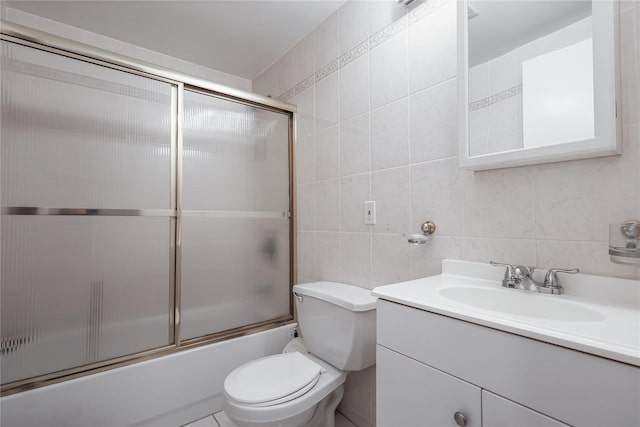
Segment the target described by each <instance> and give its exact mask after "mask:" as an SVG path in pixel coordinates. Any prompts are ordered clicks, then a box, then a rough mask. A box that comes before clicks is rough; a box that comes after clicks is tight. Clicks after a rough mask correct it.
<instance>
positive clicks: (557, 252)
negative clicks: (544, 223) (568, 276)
mask: <svg viewBox="0 0 640 427" xmlns="http://www.w3.org/2000/svg"><path fill="white" fill-rule="evenodd" d="M537 253H538V262H539V263H540V265H544V266H548V267H556V268H579V269H580V273H584V274H596V275H603V276H617V277H625V278H629V279H639V280H640V269H639V268H637V267H636V268H633V267H630V266H627V265H620V264H614V263H612V262H610V261H609V256H608V253H609V242H608V241H605V242H594V241H590V242H587V241H558V240H538V241H537Z"/></svg>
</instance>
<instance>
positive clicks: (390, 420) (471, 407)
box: [376, 345, 481, 427]
mask: <svg viewBox="0 0 640 427" xmlns="http://www.w3.org/2000/svg"><path fill="white" fill-rule="evenodd" d="M376 355H377V368H376V377H377V380H376V381H377V382H376V390H377V409H376V411H377V413H376V415H377V425H378V427H446V426H452V427H456V426H458V425H464V423H461V424H457V423H456V421H455V420H454V414H455V413H456V412H460V413H462V414H463V415H464V417H465V419H466V426H468V427H476V426H477V427H480V425H481V411H480V396H481V395H480V388H478V387H476V386H474V385H472V384H469V383H467V382H465V381H461V380H459V379H457V378H454V377H452V376H450V375H447V374H445V373H444V372H441V371H438V370H437V369H434V368H432V367H430V366H427V365H425V364H422V363H420V362H417V361H415V360H413V359H410V358H408V357H406V356H403V355H402V354H399V353H396V352H394V351H391V350H389V349H388V348H386V347H382V346H380V345H378V346H377V352H376Z"/></svg>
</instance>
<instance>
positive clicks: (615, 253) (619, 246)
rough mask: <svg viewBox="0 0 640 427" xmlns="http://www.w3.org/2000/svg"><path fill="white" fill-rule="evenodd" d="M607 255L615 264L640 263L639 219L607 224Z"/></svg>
mask: <svg viewBox="0 0 640 427" xmlns="http://www.w3.org/2000/svg"><path fill="white" fill-rule="evenodd" d="M609 255H610V256H611V262H615V263H616V264H631V265H637V264H640V221H637V220H630V221H626V222H624V223H622V224H610V225H609Z"/></svg>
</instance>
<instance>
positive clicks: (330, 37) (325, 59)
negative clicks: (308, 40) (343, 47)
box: [315, 11, 340, 70]
mask: <svg viewBox="0 0 640 427" xmlns="http://www.w3.org/2000/svg"><path fill="white" fill-rule="evenodd" d="M339 34H340V11H338V12H335V13H334V14H333V15H331V16H330V17H328V18H327V19H325V20H324V21H323V22H322V24H320V25H319V26H318V28H316V30H315V66H316V70H319V69H320V68H322V67H324V66H325V65H327V64H328V63H330V62H331V61H333V60H334V59H336V58H337V57H338V56H339V55H340V39H339Z"/></svg>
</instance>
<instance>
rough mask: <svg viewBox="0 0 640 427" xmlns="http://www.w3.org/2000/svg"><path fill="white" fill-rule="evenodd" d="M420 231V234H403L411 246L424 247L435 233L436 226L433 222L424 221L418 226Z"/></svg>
mask: <svg viewBox="0 0 640 427" xmlns="http://www.w3.org/2000/svg"><path fill="white" fill-rule="evenodd" d="M420 230H422V234H409V235H406V234H404V236H405V237H407V241H408V242H409V243H411V244H412V245H424V244H425V243H427V241H428V240H429V239H430V238H431V235H432V234H433V233H434V232H435V231H436V224H435V223H434V222H433V221H425V222H423V223H422V225H421V226H420Z"/></svg>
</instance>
